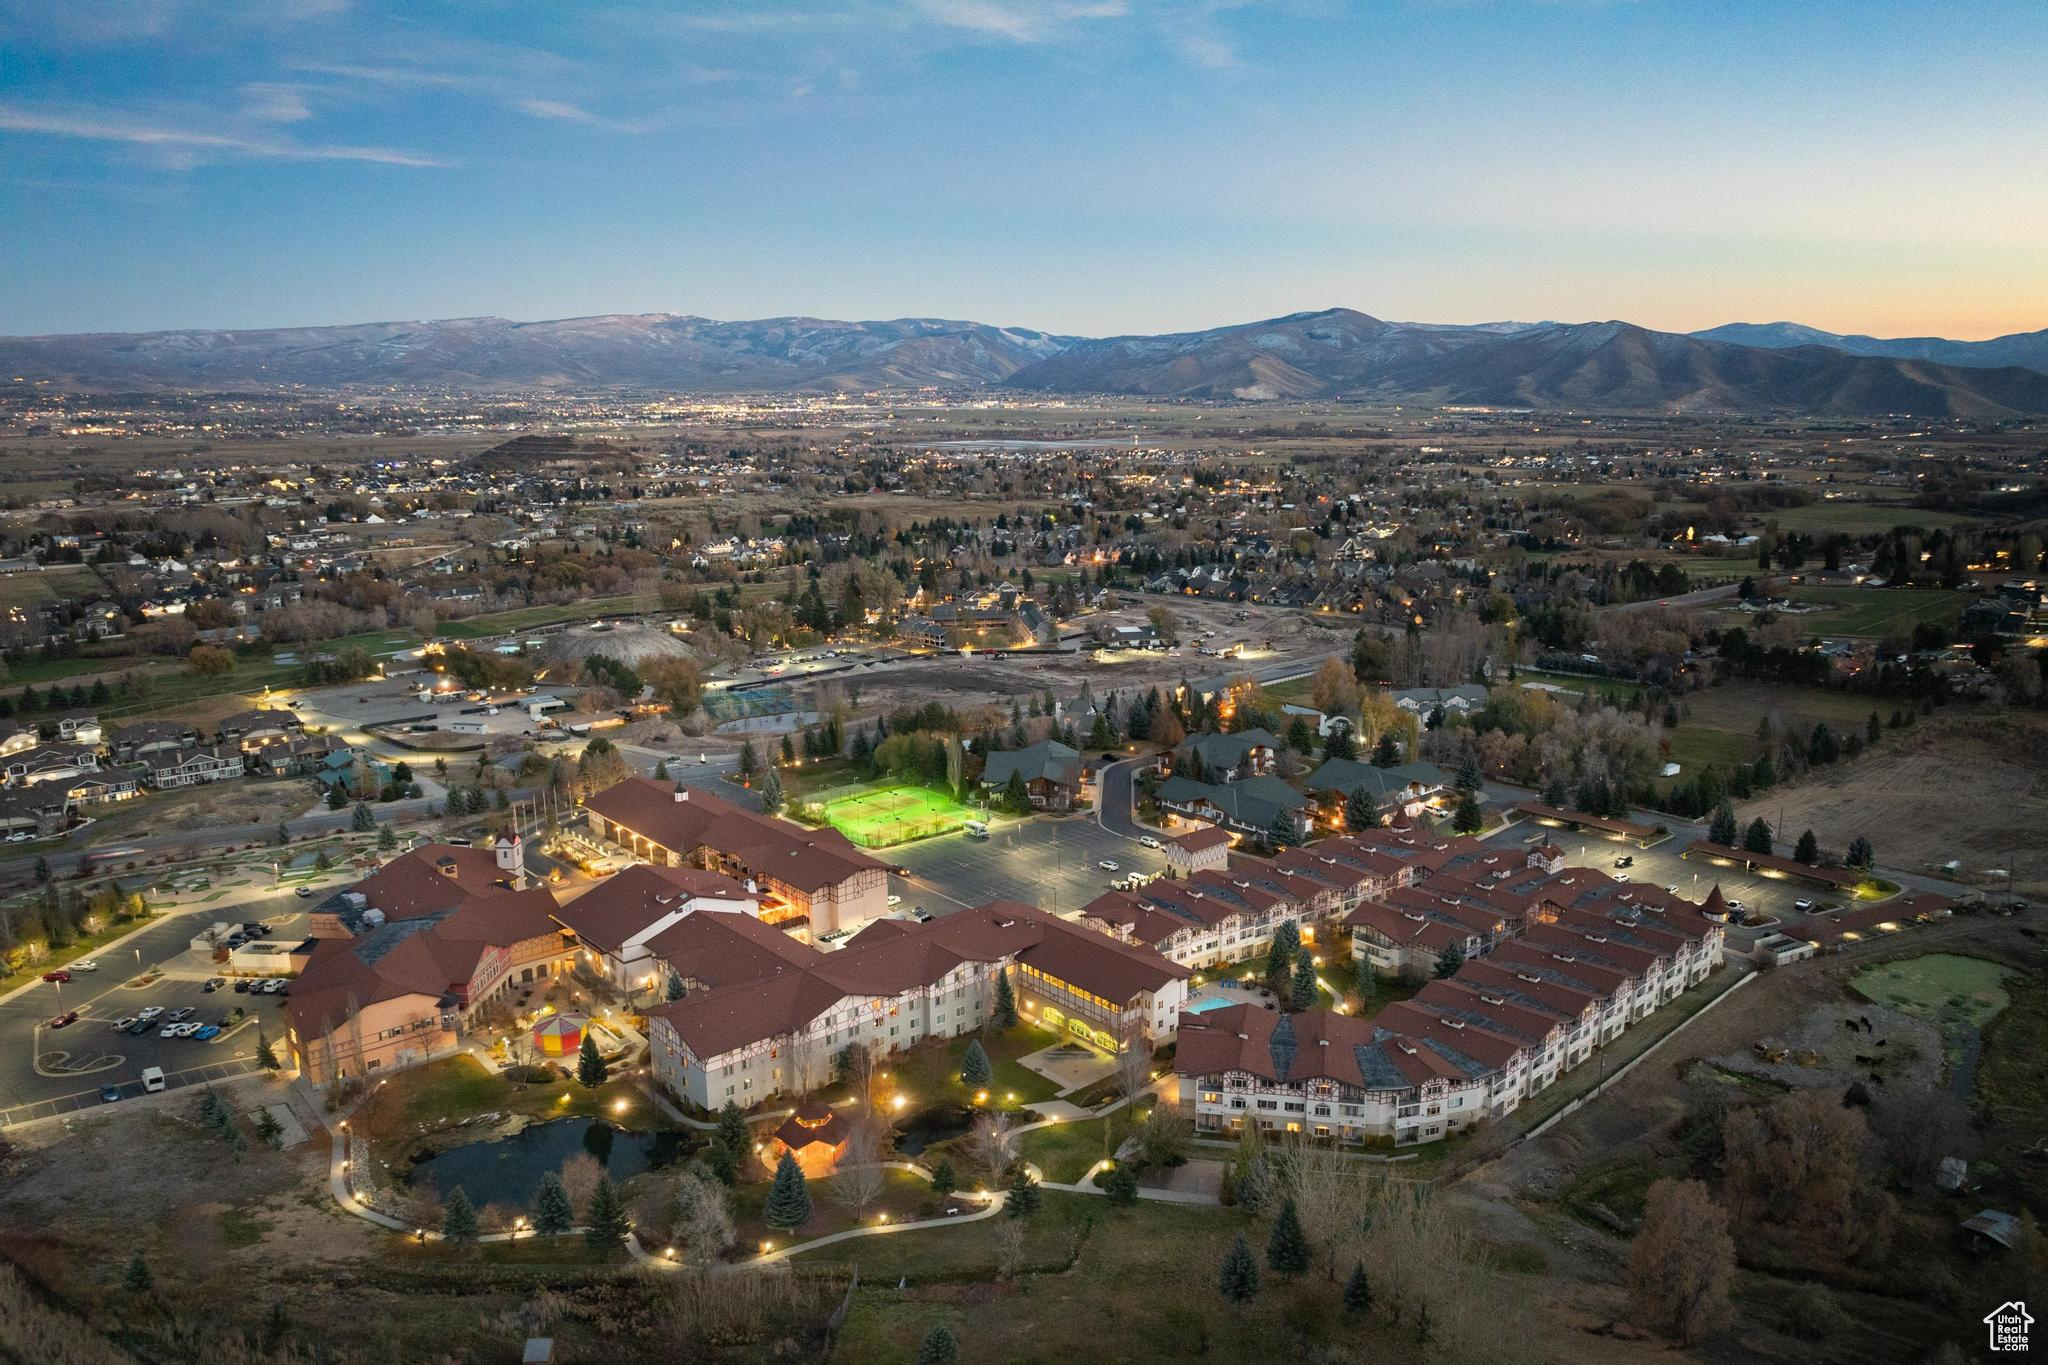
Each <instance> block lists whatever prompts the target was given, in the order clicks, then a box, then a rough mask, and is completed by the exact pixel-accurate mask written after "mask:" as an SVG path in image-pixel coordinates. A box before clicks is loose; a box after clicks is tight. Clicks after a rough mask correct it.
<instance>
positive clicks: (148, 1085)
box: [142, 1066, 164, 1095]
mask: <svg viewBox="0 0 2048 1365" xmlns="http://www.w3.org/2000/svg"><path fill="white" fill-rule="evenodd" d="M163 1088H164V1069H163V1068H162V1067H160V1066H146V1067H144V1068H142V1093H143V1094H145V1095H154V1094H155V1093H156V1092H157V1091H159V1090H161V1089H163Z"/></svg>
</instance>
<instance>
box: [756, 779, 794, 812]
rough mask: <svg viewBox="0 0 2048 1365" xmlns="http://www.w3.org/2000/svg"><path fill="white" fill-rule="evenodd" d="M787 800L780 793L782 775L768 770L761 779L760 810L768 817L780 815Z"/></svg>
mask: <svg viewBox="0 0 2048 1365" xmlns="http://www.w3.org/2000/svg"><path fill="white" fill-rule="evenodd" d="M788 799H789V798H788V797H786V796H784V795H783V792H782V774H781V773H779V772H777V771H776V770H775V769H773V768H770V769H769V770H768V772H767V775H766V776H764V777H763V778H762V779H761V809H762V810H763V811H764V812H766V813H767V814H769V815H780V814H782V808H783V806H784V805H786V804H787V803H788Z"/></svg>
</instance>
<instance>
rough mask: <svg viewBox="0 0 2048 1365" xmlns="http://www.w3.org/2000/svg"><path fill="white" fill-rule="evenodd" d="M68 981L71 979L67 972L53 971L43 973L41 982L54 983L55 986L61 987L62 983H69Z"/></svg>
mask: <svg viewBox="0 0 2048 1365" xmlns="http://www.w3.org/2000/svg"><path fill="white" fill-rule="evenodd" d="M70 979H71V973H69V972H67V971H61V970H60V971H54V972H44V973H43V980H45V981H49V982H53V983H56V984H58V985H62V984H63V983H64V982H66V981H69V980H70Z"/></svg>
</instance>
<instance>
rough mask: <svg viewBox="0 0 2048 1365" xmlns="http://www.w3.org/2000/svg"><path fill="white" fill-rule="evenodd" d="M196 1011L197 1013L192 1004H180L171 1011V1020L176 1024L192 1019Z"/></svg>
mask: <svg viewBox="0 0 2048 1365" xmlns="http://www.w3.org/2000/svg"><path fill="white" fill-rule="evenodd" d="M195 1013H197V1011H196V1010H194V1009H193V1007H192V1006H190V1005H180V1006H178V1008H176V1009H174V1010H172V1011H171V1014H170V1019H171V1022H172V1023H174V1024H181V1023H183V1022H184V1021H185V1020H187V1019H190V1018H191V1017H192V1016H193V1015H194V1014H195Z"/></svg>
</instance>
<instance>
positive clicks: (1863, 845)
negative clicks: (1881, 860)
mask: <svg viewBox="0 0 2048 1365" xmlns="http://www.w3.org/2000/svg"><path fill="white" fill-rule="evenodd" d="M1844 861H1845V862H1847V863H1848V864H1849V866H1851V867H1859V868H1863V869H1864V870H1866V871H1867V870H1869V868H1870V867H1871V865H1872V864H1874V863H1875V862H1876V861H1877V851H1876V850H1875V849H1874V848H1872V847H1871V844H1870V840H1868V839H1866V838H1864V837H1863V836H1862V835H1860V834H1859V835H1857V836H1856V837H1855V838H1853V839H1851V840H1850V841H1849V854H1848V857H1847V858H1846V859H1844Z"/></svg>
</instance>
